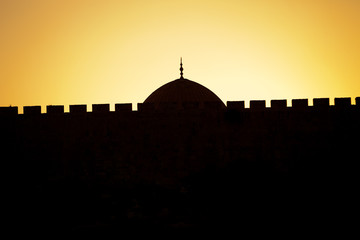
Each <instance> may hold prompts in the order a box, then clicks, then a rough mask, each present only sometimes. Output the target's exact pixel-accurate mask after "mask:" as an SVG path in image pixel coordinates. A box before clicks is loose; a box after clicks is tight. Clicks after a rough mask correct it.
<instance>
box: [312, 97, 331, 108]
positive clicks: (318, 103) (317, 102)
mask: <svg viewBox="0 0 360 240" xmlns="http://www.w3.org/2000/svg"><path fill="white" fill-rule="evenodd" d="M313 105H314V108H316V109H328V108H329V107H330V99H329V98H314V99H313Z"/></svg>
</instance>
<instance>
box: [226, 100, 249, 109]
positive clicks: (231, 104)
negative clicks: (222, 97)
mask: <svg viewBox="0 0 360 240" xmlns="http://www.w3.org/2000/svg"><path fill="white" fill-rule="evenodd" d="M226 106H227V109H229V110H236V111H242V110H244V109H245V101H227V102H226Z"/></svg>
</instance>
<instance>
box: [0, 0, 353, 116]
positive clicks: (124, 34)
mask: <svg viewBox="0 0 360 240" xmlns="http://www.w3.org/2000/svg"><path fill="white" fill-rule="evenodd" d="M359 13H360V1H359V0H302V1H299V0H294V1H292V0H263V1H262V0H181V1H180V0H179V1H178V0H171V1H167V0H118V1H115V0H113V1H112V0H0V83H1V87H0V106H9V105H13V106H19V112H22V106H28V105H42V109H43V112H44V111H45V106H46V105H65V110H68V105H69V104H89V109H91V107H90V104H97V103H110V104H111V105H112V106H111V109H113V108H114V107H113V105H114V104H115V103H134V105H135V104H136V103H138V102H143V101H144V100H145V98H146V97H147V96H148V95H150V93H151V92H152V91H154V90H155V89H157V88H158V87H160V86H161V85H163V84H165V83H167V82H169V81H171V80H174V79H176V78H178V77H179V59H180V57H183V63H184V77H185V78H188V79H191V80H193V81H196V82H198V83H200V84H202V85H204V86H206V87H208V88H209V89H211V90H212V91H213V92H214V93H216V94H217V95H218V96H219V97H220V98H221V99H222V100H223V101H224V102H226V101H234V100H245V101H249V100H251V99H265V100H268V103H267V105H269V100H270V99H294V98H309V99H312V98H315V97H329V98H330V99H331V101H330V103H333V98H334V97H351V98H352V102H353V103H354V102H355V101H354V98H355V97H357V96H360V66H359V65H360V44H359V43H360V14H359ZM310 103H312V101H311V100H310ZM288 104H290V102H289V103H288ZM246 106H248V103H246ZM133 107H134V108H135V106H133Z"/></svg>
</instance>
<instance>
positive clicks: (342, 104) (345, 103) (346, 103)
mask: <svg viewBox="0 0 360 240" xmlns="http://www.w3.org/2000/svg"><path fill="white" fill-rule="evenodd" d="M350 106H351V98H335V107H336V108H338V109H344V108H348V107H350Z"/></svg>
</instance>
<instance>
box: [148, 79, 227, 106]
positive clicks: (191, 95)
mask: <svg viewBox="0 0 360 240" xmlns="http://www.w3.org/2000/svg"><path fill="white" fill-rule="evenodd" d="M206 102H216V103H220V104H219V105H221V106H223V107H225V104H224V103H223V102H222V101H221V99H220V98H219V97H218V96H216V94H215V93H213V92H212V91H210V90H209V89H208V88H206V87H204V86H202V85H201V84H198V83H196V82H194V81H191V80H188V79H185V78H179V79H176V80H174V81H172V82H169V83H166V84H165V85H163V86H161V87H159V88H158V89H157V90H155V91H154V92H153V93H152V94H150V96H149V97H148V98H147V99H146V100H145V101H144V103H153V104H154V105H155V106H158V105H159V104H162V103H173V104H176V105H178V106H181V105H183V104H184V103H198V104H199V106H203V105H204V103H206Z"/></svg>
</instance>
